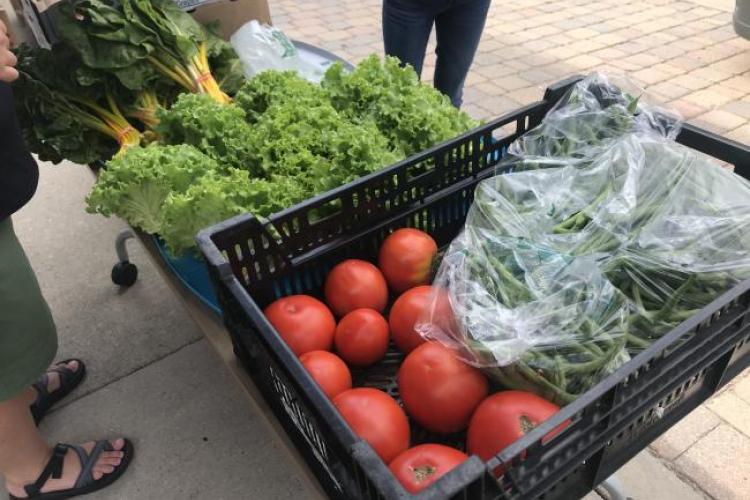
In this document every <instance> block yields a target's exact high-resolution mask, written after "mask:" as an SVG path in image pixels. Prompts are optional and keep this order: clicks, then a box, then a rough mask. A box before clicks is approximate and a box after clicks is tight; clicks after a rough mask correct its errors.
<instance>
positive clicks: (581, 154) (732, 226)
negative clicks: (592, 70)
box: [417, 75, 750, 404]
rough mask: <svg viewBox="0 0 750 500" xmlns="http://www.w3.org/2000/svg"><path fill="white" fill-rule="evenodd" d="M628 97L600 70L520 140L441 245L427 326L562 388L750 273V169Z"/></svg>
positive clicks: (533, 382) (513, 376)
mask: <svg viewBox="0 0 750 500" xmlns="http://www.w3.org/2000/svg"><path fill="white" fill-rule="evenodd" d="M602 96H604V97H602ZM634 102H636V100H635V98H633V97H631V96H629V95H627V94H624V93H620V94H618V93H617V89H616V87H614V86H612V85H611V84H610V83H609V81H608V80H607V79H606V78H605V77H602V76H601V75H593V76H591V77H589V78H587V79H585V80H584V81H583V82H581V83H579V84H578V85H576V86H575V87H574V89H573V90H572V91H571V92H570V93H569V94H568V96H566V98H564V99H563V100H562V102H561V103H560V104H558V105H557V106H556V107H555V108H554V109H553V110H552V111H550V113H549V114H548V115H547V116H546V117H545V119H544V120H543V122H542V124H541V125H540V126H539V127H538V128H536V129H534V130H532V131H530V132H529V133H528V134H526V136H524V137H523V138H521V139H520V140H519V141H517V142H515V143H514V144H513V145H511V147H510V148H509V151H510V153H511V155H510V156H509V157H508V158H506V159H505V160H504V161H503V162H502V164H501V165H500V166H499V167H498V174H499V175H496V176H494V177H492V178H489V179H487V180H485V181H483V182H481V183H480V184H479V185H478V186H477V189H476V192H475V199H474V203H473V205H472V207H471V209H470V211H469V214H468V216H467V219H466V223H465V227H464V229H463V231H462V232H461V233H460V234H459V236H458V237H457V238H456V239H455V240H454V241H453V242H452V243H451V245H450V246H449V248H448V249H447V250H446V252H445V256H444V258H443V261H442V263H441V265H440V268H439V270H438V272H437V276H436V279H435V282H434V285H435V288H436V290H437V291H436V293H435V297H434V298H433V301H432V305H431V307H430V308H428V309H429V310H428V312H427V313H426V314H425V317H424V318H422V320H420V322H419V324H418V325H417V329H418V331H420V333H421V334H422V335H424V336H425V337H428V338H432V339H437V340H439V341H441V342H443V343H445V344H446V345H448V346H449V347H452V348H454V349H455V350H456V352H457V353H459V355H460V356H462V357H463V358H464V359H465V360H466V361H467V362H469V363H471V364H473V365H475V366H479V367H482V368H483V369H485V370H486V371H487V372H488V373H489V374H490V375H492V376H493V377H495V378H496V379H497V380H499V381H500V382H501V383H502V384H504V385H506V386H508V387H511V388H517V389H523V390H532V391H534V392H537V393H539V394H541V395H542V396H544V397H546V398H548V399H550V400H552V401H555V402H557V403H559V404H565V403H568V402H570V401H572V400H573V399H575V398H576V397H577V396H578V395H580V394H582V393H583V392H584V391H586V390H587V389H588V388H590V387H591V386H592V385H593V384H595V383H596V382H598V381H599V380H601V378H603V377H604V376H605V375H607V374H608V373H610V372H611V371H612V370H614V369H616V368H617V367H618V366H620V365H621V364H622V363H623V362H625V361H627V360H628V359H629V357H630V356H631V355H633V354H635V353H637V352H639V351H640V350H641V349H643V348H645V347H647V346H648V345H650V343H651V342H653V341H654V340H655V339H656V338H658V337H659V336H661V335H663V334H664V333H666V332H668V331H669V330H671V329H672V328H674V326H676V325H677V324H679V323H680V322H681V321H684V320H685V319H687V318H688V317H690V316H692V315H693V314H695V313H696V312H697V311H698V310H699V309H700V308H702V307H704V306H705V305H707V304H708V303H709V302H711V301H712V300H713V299H715V298H716V297H718V296H719V295H720V294H721V293H722V292H724V291H726V290H727V289H728V288H730V287H731V286H732V285H733V284H735V283H737V282H738V281H739V280H741V279H745V278H748V277H750V183H748V182H747V181H745V180H744V179H742V178H740V177H739V176H736V175H734V174H733V173H731V172H729V171H727V170H725V169H723V168H722V167H721V166H719V165H717V164H715V163H714V162H713V161H712V160H710V159H709V158H708V157H706V156H704V155H702V154H701V153H698V152H696V151H694V150H692V149H690V148H687V147H684V146H682V145H680V144H678V143H676V142H675V141H674V140H673V139H674V137H675V136H676V134H677V132H678V131H679V127H680V122H679V120H677V119H676V117H675V116H674V115H673V114H672V113H669V112H666V111H663V110H660V109H657V108H648V107H646V106H643V105H639V106H638V112H637V113H636V114H634V111H635V110H636V107H635V105H634V104H633V103H634ZM446 298H447V299H448V300H449V302H450V309H451V310H452V315H451V316H450V318H449V319H446V316H445V314H444V311H445V309H446V308H445V299H446Z"/></svg>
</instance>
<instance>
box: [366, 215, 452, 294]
mask: <svg viewBox="0 0 750 500" xmlns="http://www.w3.org/2000/svg"><path fill="white" fill-rule="evenodd" d="M437 250H438V248H437V244H436V243H435V240H433V239H432V237H431V236H430V235H429V234H427V233H425V232H424V231H420V230H419V229H411V228H404V229H398V230H396V231H394V232H393V233H392V234H391V235H390V236H388V237H387V238H386V239H385V241H384V242H383V245H382V246H381V247H380V253H379V254H378V267H380V270H381V271H383V274H384V275H385V279H386V281H388V285H389V286H390V287H391V288H392V289H393V290H394V291H396V292H403V291H404V290H408V289H409V288H411V287H414V286H417V285H426V284H427V283H429V282H430V270H431V268H432V261H433V260H434V259H435V256H436V255H437Z"/></svg>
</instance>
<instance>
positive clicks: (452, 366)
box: [398, 342, 488, 434]
mask: <svg viewBox="0 0 750 500" xmlns="http://www.w3.org/2000/svg"><path fill="white" fill-rule="evenodd" d="M398 390H399V393H400V394H401V400H402V401H403V403H404V408H405V409H406V412H407V413H408V414H409V415H411V416H412V418H414V420H416V421H417V422H418V423H419V424H420V425H422V427H424V428H426V429H428V430H430V431H432V432H436V433H438V434H450V433H453V432H458V431H460V430H461V429H464V428H465V427H466V425H467V424H468V423H469V419H470V418H471V414H472V413H473V412H474V409H475V408H476V407H477V406H478V405H479V403H480V402H481V401H482V400H483V399H484V398H485V397H486V396H487V390H488V383H487V379H486V378H485V377H484V375H482V372H480V371H479V370H478V369H476V368H474V367H472V366H469V365H467V364H466V363H464V362H463V361H461V360H460V359H458V358H457V357H456V356H455V355H454V354H453V352H452V351H451V350H450V349H448V348H447V347H445V346H443V345H442V344H440V343H438V342H426V343H424V344H422V345H420V346H419V347H417V348H416V349H414V350H413V351H412V352H411V353H410V354H409V355H408V356H406V359H405V360H404V362H403V363H402V364H401V368H399V370H398Z"/></svg>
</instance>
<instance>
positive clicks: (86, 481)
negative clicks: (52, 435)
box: [9, 439, 133, 500]
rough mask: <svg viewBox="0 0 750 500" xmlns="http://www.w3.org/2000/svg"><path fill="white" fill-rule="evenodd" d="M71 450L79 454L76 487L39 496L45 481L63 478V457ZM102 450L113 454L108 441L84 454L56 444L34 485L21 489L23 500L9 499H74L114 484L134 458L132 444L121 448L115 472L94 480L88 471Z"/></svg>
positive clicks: (84, 451)
mask: <svg viewBox="0 0 750 500" xmlns="http://www.w3.org/2000/svg"><path fill="white" fill-rule="evenodd" d="M68 449H71V450H73V451H75V452H76V454H77V455H78V460H80V461H81V473H80V474H79V475H78V479H77V480H76V483H75V485H74V486H73V487H72V488H69V489H67V490H59V491H50V492H48V493H41V489H42V488H43V487H44V485H45V483H46V482H47V480H48V479H49V478H50V477H51V478H52V479H60V478H61V477H62V470H63V463H64V460H65V454H66V453H67V452H68ZM103 451H113V448H112V444H111V443H110V442H109V441H106V440H102V441H97V442H96V444H95V445H94V448H92V450H91V454H88V453H86V450H84V449H83V448H82V447H80V446H77V445H70V444H57V445H55V449H54V451H53V452H52V458H50V459H49V461H48V462H47V465H46V466H45V467H44V470H43V471H42V473H41V474H40V475H39V478H38V479H37V480H36V482H34V483H33V484H27V485H26V486H24V488H23V489H24V491H26V495H28V496H27V497H25V498H21V497H14V496H13V495H9V497H10V500H27V499H28V500H64V499H66V498H71V497H75V496H78V495H86V494H88V493H93V492H94V491H98V490H100V489H102V488H104V487H106V486H109V485H110V484H112V483H114V482H115V481H116V480H117V479H119V477H120V476H122V474H123V473H124V472H125V470H126V469H127V468H128V465H130V462H131V460H132V459H133V444H132V443H131V442H130V441H129V440H127V439H126V440H125V446H124V447H123V448H122V450H121V451H122V452H123V456H122V461H121V462H120V465H118V466H117V467H115V470H114V471H112V472H111V473H109V474H104V475H103V476H102V477H101V478H99V479H94V477H93V476H92V475H91V471H92V470H93V468H94V465H95V464H96V461H97V460H98V458H99V455H100V454H101V453H102V452H103Z"/></svg>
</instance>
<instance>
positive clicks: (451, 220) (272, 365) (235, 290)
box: [214, 185, 499, 500]
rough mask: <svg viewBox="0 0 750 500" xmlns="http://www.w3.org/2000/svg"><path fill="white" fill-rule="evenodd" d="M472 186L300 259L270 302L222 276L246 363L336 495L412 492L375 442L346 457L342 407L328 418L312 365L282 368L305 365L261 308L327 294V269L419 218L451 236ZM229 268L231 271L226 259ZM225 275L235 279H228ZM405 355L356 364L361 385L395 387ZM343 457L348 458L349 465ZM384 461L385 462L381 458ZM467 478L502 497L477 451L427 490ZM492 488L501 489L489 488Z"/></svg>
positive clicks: (462, 486) (450, 490)
mask: <svg viewBox="0 0 750 500" xmlns="http://www.w3.org/2000/svg"><path fill="white" fill-rule="evenodd" d="M473 194H474V189H473V185H471V186H464V187H462V188H461V187H457V188H456V189H455V190H454V191H453V192H452V193H451V194H450V195H448V196H446V195H442V196H438V197H436V198H435V199H433V200H429V199H428V200H426V201H425V204H424V205H419V206H417V207H412V209H411V210H409V211H407V212H402V213H401V214H400V215H398V216H395V217H393V218H390V219H387V220H385V221H382V222H381V223H380V224H378V225H376V226H372V227H370V228H369V229H368V230H367V231H365V232H363V233H361V234H359V235H358V236H357V237H355V238H354V243H349V242H338V244H336V245H335V249H334V248H333V247H331V248H329V251H328V252H326V255H325V256H318V257H317V258H314V259H308V260H307V261H306V262H301V263H297V264H296V265H295V266H294V272H293V275H292V276H287V277H285V278H280V279H279V280H278V282H275V283H273V284H272V286H271V292H270V293H267V294H262V295H264V296H265V295H268V296H269V298H268V300H267V302H265V303H264V302H258V301H257V300H255V301H253V300H252V299H251V298H250V296H249V295H248V291H247V290H245V289H244V288H242V286H241V285H240V283H239V282H238V281H237V280H236V279H235V278H234V276H231V278H230V279H229V280H221V279H220V278H219V281H220V282H222V283H224V284H223V285H222V286H221V287H220V289H221V290H222V291H221V292H220V293H219V294H218V295H219V300H220V303H222V304H224V303H225V302H226V303H227V304H226V306H222V307H224V308H225V309H224V310H225V321H226V322H227V329H228V330H229V331H230V332H231V335H232V338H233V343H234V345H235V350H236V353H237V355H238V357H239V358H240V359H241V360H242V361H243V363H245V364H246V366H247V367H248V371H249V372H250V374H251V376H253V378H254V380H255V381H256V383H258V384H259V387H261V390H262V391H263V393H264V396H265V397H266V398H268V399H269V400H270V401H269V402H271V403H272V404H271V406H272V408H273V409H274V413H275V414H276V415H277V416H278V417H279V419H280V420H282V422H284V423H285V429H286V430H287V431H288V432H289V433H290V435H292V436H293V437H295V443H296V444H297V445H298V446H300V445H301V446H302V447H303V448H304V447H306V448H307V449H306V450H304V452H303V453H304V454H305V455H306V458H307V460H309V461H311V462H312V464H311V466H312V467H313V469H314V470H315V473H316V475H317V477H318V478H319V479H320V480H321V483H322V484H324V485H325V486H326V490H327V492H328V493H329V495H331V496H333V497H342V498H343V497H355V498H367V499H371V498H372V499H375V498H389V499H390V498H410V496H409V495H408V494H407V493H406V492H405V490H403V488H402V487H401V486H400V485H399V484H398V483H397V482H395V481H394V479H393V476H392V474H391V473H390V471H388V470H387V468H385V465H384V464H383V463H382V462H381V461H380V460H379V459H378V458H377V456H375V455H374V453H373V452H372V450H371V449H370V448H369V446H366V445H364V444H363V443H362V442H360V443H359V445H358V446H359V447H360V448H361V447H363V446H364V448H365V449H366V450H367V452H365V451H363V450H362V449H359V451H358V453H357V454H355V455H356V457H357V458H358V460H357V463H353V464H352V463H348V464H347V458H352V457H353V456H354V455H352V453H353V451H349V452H348V453H349V455H350V456H348V457H347V456H346V455H347V452H346V451H344V452H342V453H343V455H342V453H341V452H339V450H342V449H343V450H346V449H349V448H347V446H351V444H350V445H347V444H346V443H347V442H349V441H348V440H347V439H346V438H345V439H343V440H342V439H341V438H340V436H339V434H338V431H335V430H333V429H332V428H331V425H330V423H331V422H332V421H334V420H338V419H340V417H339V416H338V415H337V414H336V415H335V416H332V415H329V416H328V417H327V418H322V417H321V416H320V415H319V413H318V409H319V407H321V406H325V405H326V404H327V400H325V402H324V399H325V397H324V396H323V395H322V393H321V394H320V396H319V397H318V395H317V391H314V392H316V394H315V395H314V397H310V392H313V391H312V390H311V388H312V386H313V385H314V383H313V382H312V379H310V378H309V376H308V375H307V373H306V372H303V371H300V373H297V374H296V376H295V375H294V374H291V373H287V374H285V373H283V372H284V369H283V368H282V367H283V366H287V368H288V367H289V365H295V368H300V370H302V369H301V365H299V363H298V362H297V360H296V357H294V355H293V354H292V353H291V351H288V348H286V346H285V345H283V342H282V341H281V340H280V338H278V336H277V335H276V334H275V333H274V332H272V331H271V327H270V325H268V324H267V322H266V320H265V318H264V316H263V315H262V313H261V308H262V307H264V306H265V305H267V303H269V302H270V301H272V300H274V299H275V298H278V297H280V296H285V295H290V294H297V293H307V294H312V295H316V296H318V297H320V296H321V288H322V285H323V280H324V277H325V274H326V271H325V270H327V269H328V268H330V267H332V266H333V265H335V264H336V263H338V262H340V261H341V260H343V259H346V258H350V257H359V258H361V257H363V256H370V257H371V258H374V256H375V255H376V252H377V249H378V247H379V242H380V241H382V240H383V239H384V238H385V237H386V236H387V235H388V234H389V233H390V232H391V231H392V230H393V229H396V228H400V227H405V226H407V225H412V226H415V225H416V226H418V227H421V228H423V229H425V230H429V231H431V232H432V233H433V234H435V235H442V236H438V241H439V242H441V243H443V244H447V243H448V242H449V241H450V240H451V239H452V238H453V237H454V236H455V234H456V233H457V232H458V231H459V230H460V228H461V227H462V225H463V221H464V219H465V216H466V212H467V211H468V207H469V206H470V205H471V200H472V198H473ZM216 269H218V268H216ZM223 269H225V270H227V271H228V272H231V271H230V268H229V267H227V266H224V268H223ZM214 272H218V271H214ZM226 281H229V282H230V284H229V285H227V283H226ZM230 289H231V290H230ZM260 293H261V292H258V291H255V290H253V291H252V292H251V295H253V296H255V295H258V294H260ZM238 295H239V296H240V297H241V300H240V301H237V296H238ZM243 301H244V302H246V304H245V305H242V306H240V307H239V308H238V302H243ZM248 310H250V311H251V314H250V315H248V314H247V311H248ZM248 318H249V319H248ZM238 319H239V323H238V322H237V320H238ZM263 326H266V327H267V328H263ZM401 359H402V355H401V354H400V353H398V352H397V351H396V350H395V348H392V349H391V351H390V352H389V353H388V355H387V358H386V360H384V361H383V362H381V363H379V364H378V365H376V366H375V367H374V368H373V369H370V370H367V371H361V372H359V373H358V372H356V371H355V372H353V375H354V377H355V379H356V380H357V382H358V385H362V386H370V387H378V388H380V389H384V390H388V389H389V388H390V389H395V373H396V370H397V368H398V366H399V364H400V360H401ZM292 371H293V370H292ZM298 377H299V378H298ZM290 395H293V396H290ZM393 395H397V394H393ZM293 401H296V402H297V403H299V406H300V408H297V407H296V405H295V404H293V403H292V402H293ZM280 402H281V404H279V403H280ZM339 423H340V425H341V426H343V425H344V424H343V421H341V422H339ZM414 438H415V439H416V440H417V441H418V442H440V441H441V440H442V441H443V442H445V443H446V444H454V443H453V442H452V441H446V440H445V439H446V438H442V437H438V436H432V435H429V434H426V433H425V432H424V431H422V430H420V429H418V428H416V427H415V435H414ZM449 439H450V438H449ZM311 447H316V448H315V449H314V451H316V453H312V454H311ZM354 449H355V448H352V450H354ZM321 450H325V452H323V451H321ZM368 453H369V454H370V455H372V456H369V455H368ZM360 461H362V462H361V463H360ZM344 464H347V465H346V466H344ZM363 464H366V466H364V465H363ZM377 464H379V467H376V466H375V465H377ZM346 467H348V473H343V474H341V475H337V474H336V472H338V471H342V470H344V469H345V468H346ZM468 485H471V491H472V492H477V494H478V492H480V491H481V492H483V493H482V495H483V496H471V497H470V498H472V499H477V500H481V499H484V498H486V499H490V498H498V495H499V490H498V486H497V483H496V482H495V481H494V480H492V479H491V478H489V476H488V474H487V471H486V468H485V466H484V464H482V463H481V461H479V460H478V459H475V460H473V461H470V462H467V463H466V464H464V465H463V466H462V467H460V468H458V469H457V470H456V471H455V474H449V475H446V476H445V478H444V480H441V485H440V486H436V488H435V490H434V491H433V490H431V492H429V493H427V495H428V496H426V497H425V498H436V499H437V498H452V497H453V496H454V495H457V496H456V498H465V493H466V488H467V486H468ZM493 488H494V492H493V493H490V492H491V491H493ZM342 492H347V493H346V494H344V493H342ZM435 495H437V496H435Z"/></svg>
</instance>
